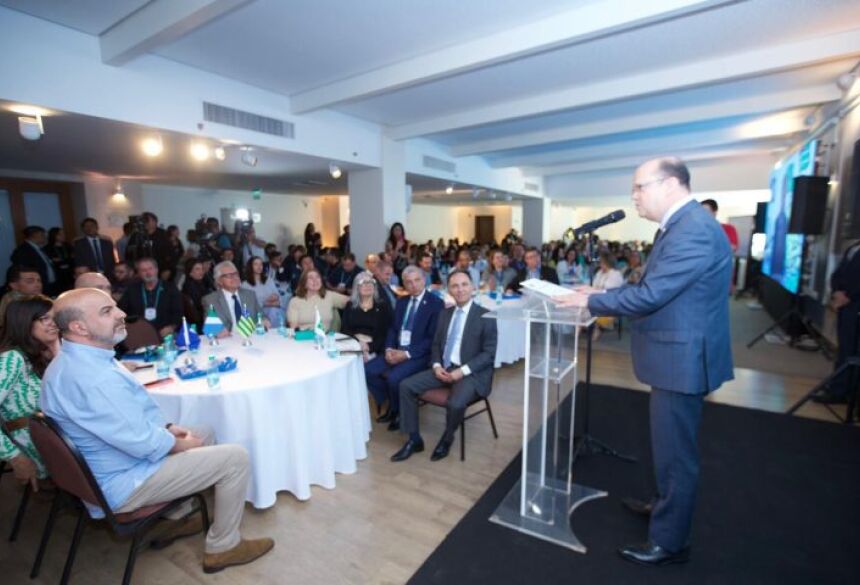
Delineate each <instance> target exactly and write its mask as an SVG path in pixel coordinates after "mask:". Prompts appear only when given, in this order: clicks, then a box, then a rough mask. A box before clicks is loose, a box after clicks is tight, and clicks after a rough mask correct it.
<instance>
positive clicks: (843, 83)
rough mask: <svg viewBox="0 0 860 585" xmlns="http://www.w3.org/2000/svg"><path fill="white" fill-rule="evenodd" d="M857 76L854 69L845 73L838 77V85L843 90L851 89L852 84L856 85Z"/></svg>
mask: <svg viewBox="0 0 860 585" xmlns="http://www.w3.org/2000/svg"><path fill="white" fill-rule="evenodd" d="M855 78H856V74H855V73H854V72H853V71H850V72H848V73H843V74H842V75H840V76H839V77H837V78H836V87H838V88H839V89H841V90H842V91H848V90H849V89H851V86H852V85H854V79H855Z"/></svg>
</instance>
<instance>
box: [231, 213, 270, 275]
mask: <svg viewBox="0 0 860 585" xmlns="http://www.w3.org/2000/svg"><path fill="white" fill-rule="evenodd" d="M265 247H266V242H265V240H261V239H260V238H258V237H257V231H256V230H255V229H254V222H252V221H237V222H236V248H237V249H238V250H239V254H240V255H241V257H242V266H245V265H246V264H248V261H249V260H250V259H251V258H253V257H255V256H256V257H258V258H265V257H266V251H265Z"/></svg>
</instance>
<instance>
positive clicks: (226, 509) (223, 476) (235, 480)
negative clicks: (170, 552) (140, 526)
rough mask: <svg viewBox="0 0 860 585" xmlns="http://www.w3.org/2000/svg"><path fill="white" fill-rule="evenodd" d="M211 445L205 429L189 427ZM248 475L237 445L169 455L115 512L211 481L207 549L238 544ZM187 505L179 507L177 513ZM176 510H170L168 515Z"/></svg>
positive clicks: (191, 490) (171, 496)
mask: <svg viewBox="0 0 860 585" xmlns="http://www.w3.org/2000/svg"><path fill="white" fill-rule="evenodd" d="M189 430H190V431H191V434H192V435H195V436H199V437H202V438H204V443H206V444H207V445H211V443H212V433H211V431H209V430H208V429H189ZM249 478H250V463H249V460H248V452H247V451H246V450H245V448H244V447H242V446H240V445H213V446H205V447H199V448H197V449H190V450H188V451H183V452H182V453H176V454H174V455H168V456H167V457H166V458H165V459H164V463H163V464H162V465H161V468H159V470H158V471H156V472H155V473H154V474H152V475H151V476H150V477H149V479H147V480H146V481H145V482H143V483H142V484H141V485H140V487H138V488H137V489H136V490H134V491H133V492H132V493H131V496H129V498H128V500H126V501H125V503H123V505H122V506H121V507H120V508H119V509H117V512H130V511H132V510H135V509H137V508H140V507H142V506H148V505H150V504H158V503H161V502H169V501H171V500H174V499H176V498H180V497H182V496H187V495H190V494H194V493H197V492H200V491H203V490H205V489H206V488H208V487H210V486H212V485H214V486H215V513H214V518H213V520H212V525H211V526H210V527H209V534H207V535H206V552H207V553H219V552H224V551H226V550H229V549H231V548H233V547H234V546H236V545H237V544H239V540H240V538H241V537H240V535H239V524H240V523H241V522H242V513H243V511H244V509H245V492H246V490H247V487H248V479H249ZM188 512H190V508H186V507H183V508H182V509H180V511H179V513H180V515H184V514H186V513H188ZM175 515H176V514H171V517H173V516H175Z"/></svg>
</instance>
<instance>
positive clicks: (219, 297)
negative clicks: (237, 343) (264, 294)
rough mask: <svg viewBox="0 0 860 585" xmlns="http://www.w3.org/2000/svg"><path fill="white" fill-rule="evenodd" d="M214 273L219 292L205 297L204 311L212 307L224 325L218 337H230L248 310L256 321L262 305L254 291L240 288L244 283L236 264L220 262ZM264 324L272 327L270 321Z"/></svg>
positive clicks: (265, 320) (227, 261)
mask: <svg viewBox="0 0 860 585" xmlns="http://www.w3.org/2000/svg"><path fill="white" fill-rule="evenodd" d="M213 272H214V274H213V275H214V277H215V285H216V286H217V287H218V290H216V291H215V292H212V293H209V294H208V295H206V296H205V297H203V310H204V311H208V310H209V307H210V306H211V307H214V308H215V314H216V315H218V318H219V319H221V322H222V323H224V329H223V330H222V331H221V333H219V334H218V336H219V337H224V336H227V335H230V332H231V331H233V328H234V327H235V326H236V323H238V322H239V319H241V318H242V315H243V314H244V312H245V311H246V310H247V311H248V314H249V315H250V316H251V318H253V319H256V318H257V313H259V312H260V305H259V303H257V295H255V294H254V292H253V291H250V290H246V289H243V288H239V285H240V284H241V283H242V281H241V279H240V278H239V271H238V270H237V269H236V265H235V264H233V263H232V262H230V261H229V260H225V261H224V262H219V263H218V264H216V265H215V269H214V271H213ZM263 324H264V325H265V326H266V327H267V328H268V327H271V324H270V323H269V321H268V319H263Z"/></svg>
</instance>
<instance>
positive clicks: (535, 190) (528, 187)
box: [523, 183, 540, 193]
mask: <svg viewBox="0 0 860 585" xmlns="http://www.w3.org/2000/svg"><path fill="white" fill-rule="evenodd" d="M523 188H524V189H525V190H526V191H531V192H533V193H539V192H540V185H538V184H537V183H525V184H524V185H523Z"/></svg>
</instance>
